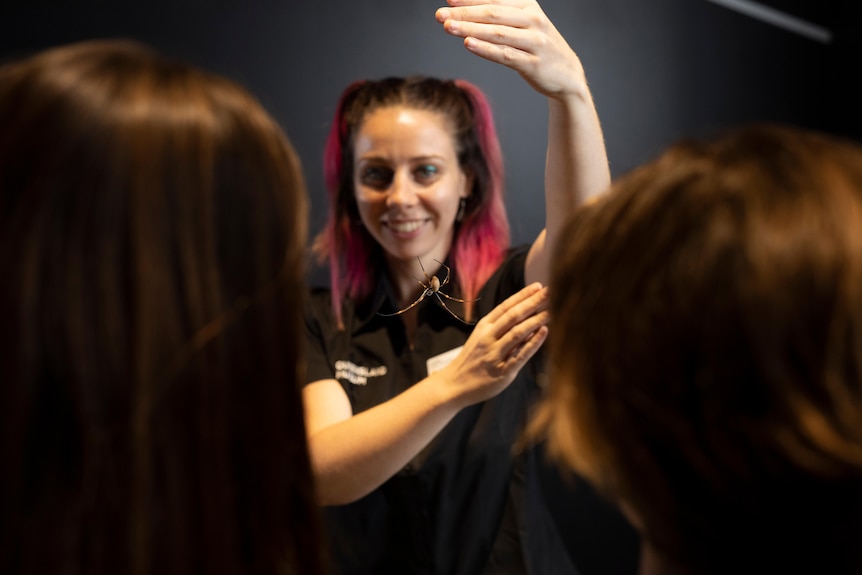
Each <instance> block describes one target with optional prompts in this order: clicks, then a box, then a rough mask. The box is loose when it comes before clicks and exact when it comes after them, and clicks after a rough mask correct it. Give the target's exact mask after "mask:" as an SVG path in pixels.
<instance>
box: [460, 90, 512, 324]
mask: <svg viewBox="0 0 862 575" xmlns="http://www.w3.org/2000/svg"><path fill="white" fill-rule="evenodd" d="M455 84H456V85H457V86H458V87H459V88H460V89H461V90H463V91H464V93H465V94H467V96H468V97H469V99H470V104H471V106H472V108H473V116H474V119H473V125H474V129H475V131H476V137H477V139H478V140H479V148H480V149H481V150H482V156H483V157H484V158H485V164H486V166H487V169H488V182H487V186H486V188H485V190H484V194H485V196H486V197H485V199H484V202H483V206H484V209H480V210H478V211H477V212H476V213H475V214H468V215H467V216H466V217H465V218H464V221H462V222H461V225H460V229H459V230H458V232H457V234H456V237H455V244H454V245H453V246H452V262H453V264H454V265H455V269H458V270H470V273H469V274H459V277H458V279H457V283H458V286H459V287H460V288H461V293H462V295H463V299H466V300H474V299H476V296H477V294H478V293H479V289H480V288H481V287H482V286H483V285H484V284H485V282H486V281H488V278H490V277H491V275H492V274H493V273H494V272H495V271H496V270H497V268H498V267H499V266H500V263H502V261H503V258H504V256H505V253H506V250H507V249H508V247H509V220H508V219H507V217H506V206H505V204H504V202H503V191H504V186H505V174H504V171H503V152H502V149H501V148H500V140H499V138H498V137H497V128H496V127H495V125H494V116H493V112H492V110H491V105H490V103H489V102H488V99H487V98H486V97H485V94H483V93H482V91H481V90H480V89H479V88H478V87H477V86H475V85H473V84H471V83H470V82H467V81H466V80H456V81H455ZM473 308H474V304H473V302H468V303H467V304H466V305H465V315H466V317H467V319H468V320H472V318H473Z"/></svg>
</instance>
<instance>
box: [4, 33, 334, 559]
mask: <svg viewBox="0 0 862 575" xmlns="http://www.w3.org/2000/svg"><path fill="white" fill-rule="evenodd" d="M0 126H2V129H0V277H2V282H0V325H2V328H0V373H2V378H3V384H2V386H0V388H2V391H0V394H2V395H0V449H2V467H3V471H2V473H0V497H2V502H0V506H2V508H3V513H2V520H0V571H2V572H3V573H24V572H26V573H36V572H46V573H47V572H51V573H59V572H62V573H70V574H74V573H81V574H84V573H86V574H88V575H92V574H100V573H103V574H110V575H116V574H117V573H134V574H148V573H159V574H166V573H178V574H179V573H192V572H201V573H204V572H205V573H208V574H217V573H226V574H227V573H231V574H235V573H260V574H263V573H303V574H306V573H318V572H320V568H321V552H320V548H319V545H320V540H319V532H318V516H317V510H316V508H315V506H314V504H313V493H312V488H313V486H312V479H311V472H310V465H309V459H308V452H307V447H306V443H305V433H304V421H303V414H302V406H301V401H300V391H299V382H300V381H301V379H302V378H301V377H300V374H301V370H302V363H301V357H302V349H301V338H299V336H298V335H297V334H299V333H301V329H302V325H301V306H302V301H303V281H304V256H303V252H304V247H305V238H306V217H307V200H306V196H305V185H304V181H303V175H302V171H301V167H300V165H299V162H298V160H297V156H296V154H295V153H294V150H293V149H292V147H291V145H290V143H289V142H288V140H287V138H286V137H285V135H284V134H283V132H282V131H281V129H280V128H279V127H278V125H277V124H276V123H275V122H274V121H273V119H272V118H271V117H270V116H269V115H268V114H267V113H266V112H265V111H264V109H263V108H262V107H261V106H260V104H259V103H258V102H257V101H256V100H255V99H254V98H253V97H252V96H251V95H250V94H249V93H248V92H246V91H245V90H244V89H242V88H241V87H239V86H238V85H235V84H234V83H232V82H230V81H229V80H227V79H224V78H221V77H218V76H214V75H210V74H207V73H205V72H202V71H199V70H196V69H194V68H193V67H191V66H189V65H187V64H185V63H182V62H177V61H173V60H170V59H168V58H166V57H163V56H161V55H159V54H157V53H155V52H154V51H152V50H150V49H148V48H147V47H144V46H141V45H138V44H136V43H132V42H127V41H91V42H83V43H79V44H73V45H69V46H65V47H59V48H55V49H51V50H47V51H45V52H43V53H40V54H37V55H35V56H32V57H30V58H28V59H25V60H23V61H20V62H16V63H11V64H7V65H5V66H3V67H2V68H0Z"/></svg>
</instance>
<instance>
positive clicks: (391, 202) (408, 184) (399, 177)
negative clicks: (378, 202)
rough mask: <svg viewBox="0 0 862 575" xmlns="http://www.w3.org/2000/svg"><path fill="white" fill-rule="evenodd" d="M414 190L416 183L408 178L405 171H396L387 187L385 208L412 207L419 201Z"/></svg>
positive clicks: (408, 175)
mask: <svg viewBox="0 0 862 575" xmlns="http://www.w3.org/2000/svg"><path fill="white" fill-rule="evenodd" d="M416 192H417V190H416V182H414V181H413V179H412V178H411V177H410V174H409V173H408V171H407V170H397V171H396V172H395V174H394V175H393V177H392V184H391V185H390V187H389V195H388V196H387V197H386V205H387V206H412V205H415V204H416V202H417V201H418V199H419V196H418V195H417V193H416Z"/></svg>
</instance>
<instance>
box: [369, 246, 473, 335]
mask: <svg viewBox="0 0 862 575" xmlns="http://www.w3.org/2000/svg"><path fill="white" fill-rule="evenodd" d="M416 259H417V260H419V267H420V268H422V273H423V274H425V281H424V282H422V281H420V280H419V279H416V278H414V279H416V281H418V282H419V285H421V286H422V293H420V294H419V297H418V298H416V301H414V302H413V303H411V304H410V305H408V306H407V307H405V308H404V309H401V310H398V311H396V312H395V313H380V312H378V315H382V316H387V317H389V316H393V315H400V314H402V313H404V312H405V311H407V310H410V309H413V308H414V307H416V306H417V305H419V302H421V301H422V300H424V299H425V298H426V297H428V296H432V295H433V296H434V297H436V298H437V301H439V302H440V305H441V306H443V309H445V310H446V311H448V312H449V314H450V315H451V316H452V317H454V318H455V319H457V320H458V321H461V322H463V323H466V324H467V325H473V324H474V323H476V322H472V321H467V320H466V319H464V318H462V317H460V316H458V314H456V313H455V312H454V311H452V310H451V309H449V306H447V305H446V302H444V301H443V298H444V297H445V298H446V299H449V300H452V301H457V302H459V303H466V302H467V301H478V300H464V299H458V298H456V297H452V296H450V295H449V294H446V293H443V292H442V291H440V288H442V287H443V286H445V285H446V284H447V283H449V276H450V270H449V266H447V265H446V264H444V263H443V262H441V261H440V260H434V261H435V262H437V263H438V264H440V265H441V266H443V267H444V268H446V277H444V278H443V281H440V278H438V277H437V276H431V277H428V274H427V273H426V272H425V266H423V265H422V260H421V259H419V258H418V257H417V258H416ZM441 296H442V297H441Z"/></svg>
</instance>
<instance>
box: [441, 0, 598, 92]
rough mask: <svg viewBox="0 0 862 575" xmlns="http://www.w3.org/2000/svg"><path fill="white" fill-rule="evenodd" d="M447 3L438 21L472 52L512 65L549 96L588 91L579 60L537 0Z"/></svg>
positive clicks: (453, 0) (455, 0)
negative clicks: (461, 40)
mask: <svg viewBox="0 0 862 575" xmlns="http://www.w3.org/2000/svg"><path fill="white" fill-rule="evenodd" d="M447 2H448V4H449V6H448V7H445V8H439V9H438V10H437V12H436V14H435V15H436V18H437V21H438V22H440V23H442V24H443V29H444V30H446V32H447V33H449V34H451V35H452V36H457V37H460V38H464V46H465V47H466V48H467V50H469V51H470V52H472V53H474V54H476V55H478V56H481V57H482V58H485V59H486V60H490V61H492V62H497V63H498V64H502V65H504V66H508V67H509V68H512V69H513V70H515V71H517V72H518V73H519V74H520V75H521V76H522V77H523V78H524V80H526V81H527V83H528V84H529V85H530V86H532V87H533V89H534V90H536V91H537V92H539V93H541V94H544V95H545V96H548V97H550V98H563V97H566V96H567V95H572V94H574V93H578V92H583V91H584V90H585V89H586V78H585V76H584V70H583V66H582V65H581V61H580V59H579V58H578V56H577V54H575V52H574V51H573V50H572V49H571V47H570V46H569V44H568V43H567V42H566V40H565V38H563V36H562V35H561V34H560V33H559V32H558V31H557V29H556V27H554V25H553V24H552V23H551V21H550V20H549V19H548V17H547V16H546V15H545V13H544V11H543V10H542V9H541V7H540V6H539V4H538V3H537V2H535V0H447Z"/></svg>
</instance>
